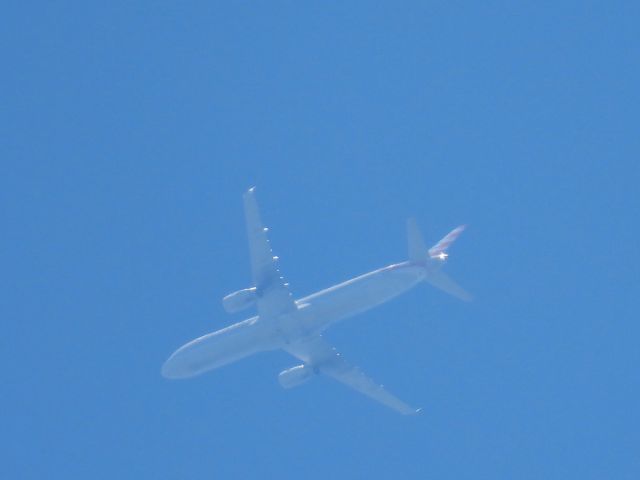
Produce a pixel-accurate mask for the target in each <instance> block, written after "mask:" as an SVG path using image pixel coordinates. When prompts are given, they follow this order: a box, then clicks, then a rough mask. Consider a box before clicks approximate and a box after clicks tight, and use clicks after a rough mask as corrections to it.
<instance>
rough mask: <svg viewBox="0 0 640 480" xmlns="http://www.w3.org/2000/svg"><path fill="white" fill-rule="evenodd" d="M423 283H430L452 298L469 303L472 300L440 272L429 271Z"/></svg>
mask: <svg viewBox="0 0 640 480" xmlns="http://www.w3.org/2000/svg"><path fill="white" fill-rule="evenodd" d="M424 280H425V282H428V283H430V284H431V285H433V286H434V287H436V288H439V289H440V290H442V291H443V292H446V293H448V294H449V295H453V296H454V297H457V298H459V299H460V300H464V301H465V302H469V301H471V300H472V299H473V297H472V296H471V294H470V293H469V292H467V291H466V290H465V289H464V288H462V287H461V286H460V285H458V284H457V283H456V282H455V281H454V280H453V279H452V278H451V277H450V276H449V275H447V274H446V273H444V272H443V271H442V270H431V271H430V272H429V273H428V274H427V276H426V277H425V279H424Z"/></svg>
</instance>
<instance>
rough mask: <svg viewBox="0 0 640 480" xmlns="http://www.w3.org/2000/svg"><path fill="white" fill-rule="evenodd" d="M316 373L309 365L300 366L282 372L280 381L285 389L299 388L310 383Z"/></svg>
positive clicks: (279, 376)
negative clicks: (307, 382) (305, 383)
mask: <svg viewBox="0 0 640 480" xmlns="http://www.w3.org/2000/svg"><path fill="white" fill-rule="evenodd" d="M314 373H315V372H314V370H313V368H311V367H309V366H308V365H298V366H297V367H293V368H289V369H287V370H285V371H283V372H280V375H278V381H279V382H280V385H281V386H282V387H283V388H292V387H297V386H298V385H302V384H303V383H304V382H306V381H308V380H309V379H310V378H311V377H312V376H313V374H314Z"/></svg>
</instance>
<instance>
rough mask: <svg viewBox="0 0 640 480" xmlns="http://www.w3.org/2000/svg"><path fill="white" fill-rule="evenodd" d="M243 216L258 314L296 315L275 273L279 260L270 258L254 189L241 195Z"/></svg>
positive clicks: (289, 296)
mask: <svg viewBox="0 0 640 480" xmlns="http://www.w3.org/2000/svg"><path fill="white" fill-rule="evenodd" d="M244 213H245V217H246V220H247V235H248V237H249V254H250V256H251V276H252V279H253V284H254V286H255V287H256V290H257V294H258V300H257V306H258V314H259V315H260V316H261V317H263V318H264V317H274V316H278V315H282V314H284V313H289V312H293V311H295V310H296V309H297V307H296V304H295V301H294V299H293V297H292V295H291V292H289V288H288V284H287V283H285V282H284V280H283V278H282V277H281V276H280V272H279V271H278V266H277V264H276V261H277V259H278V257H275V256H274V255H273V252H272V251H271V246H270V245H269V238H268V237H267V230H268V229H266V228H264V226H263V225H262V221H261V220H260V212H259V210H258V203H257V202H256V198H255V188H251V189H249V191H248V192H246V193H245V194H244Z"/></svg>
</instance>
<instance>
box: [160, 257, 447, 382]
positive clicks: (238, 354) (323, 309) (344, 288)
mask: <svg viewBox="0 0 640 480" xmlns="http://www.w3.org/2000/svg"><path fill="white" fill-rule="evenodd" d="M441 263H442V262H440V261H438V260H428V261H426V262H410V261H408V262H402V263H398V264H394V265H389V266H387V267H384V268H380V269H378V270H374V271H372V272H369V273H366V274H364V275H360V276H358V277H355V278H352V279H351V280H347V281H346V282H343V283H340V284H338V285H334V286H332V287H329V288H327V289H325V290H321V291H319V292H316V293H313V294H311V295H309V296H306V297H303V298H300V299H299V300H296V302H295V303H296V306H297V310H296V311H295V312H293V313H290V314H285V315H280V316H278V317H276V318H266V319H261V318H260V317H259V316H254V317H252V318H249V319H247V320H244V321H242V322H238V323H236V324H234V325H231V326H229V327H226V328H223V329H221V330H218V331H215V332H212V333H209V334H207V335H204V336H202V337H199V338H196V339H195V340H192V341H191V342H189V343H187V344H185V345H183V346H182V347H180V348H179V349H178V350H176V351H175V352H174V353H173V354H172V355H171V356H170V357H169V359H168V360H167V361H166V362H165V364H164V365H163V367H162V374H163V375H164V376H165V377H168V378H188V377H193V376H195V375H199V374H201V373H204V372H206V371H208V370H212V369H215V368H218V367H221V366H223V365H226V364H229V363H231V362H234V361H236V360H240V359H241V358H244V357H247V356H249V355H252V354H254V353H258V352H261V351H265V350H275V349H278V348H285V349H286V346H287V344H291V343H295V342H299V341H303V340H304V339H305V338H308V337H311V336H313V335H318V334H319V333H320V332H322V331H323V330H325V329H326V328H327V327H329V326H330V325H331V324H333V323H335V322H337V321H339V320H343V319H345V318H348V317H351V316H353V315H356V314H359V313H362V312H364V311H366V310H368V309H370V308H373V307H375V306H378V305H380V304H382V303H385V302H387V301H389V300H391V299H392V298H394V297H397V296H398V295H400V294H402V293H404V292H406V291H407V290H409V289H411V288H412V287H414V286H415V285H417V284H418V283H420V282H421V281H422V280H424V279H425V277H426V275H427V273H428V272H429V271H430V270H433V269H437V268H439V266H440V264H441Z"/></svg>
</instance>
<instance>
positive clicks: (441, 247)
mask: <svg viewBox="0 0 640 480" xmlns="http://www.w3.org/2000/svg"><path fill="white" fill-rule="evenodd" d="M465 228H466V225H460V226H459V227H456V228H454V229H453V230H451V231H450V232H449V233H447V234H446V235H445V236H444V237H443V238H442V239H441V240H440V241H439V242H438V243H436V244H435V245H434V246H433V247H431V248H430V249H429V257H430V258H440V259H441V260H444V259H445V258H447V249H448V248H449V247H450V246H451V244H452V243H453V242H455V241H456V238H458V236H459V235H460V234H461V233H462V232H463V231H464V229H465Z"/></svg>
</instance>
